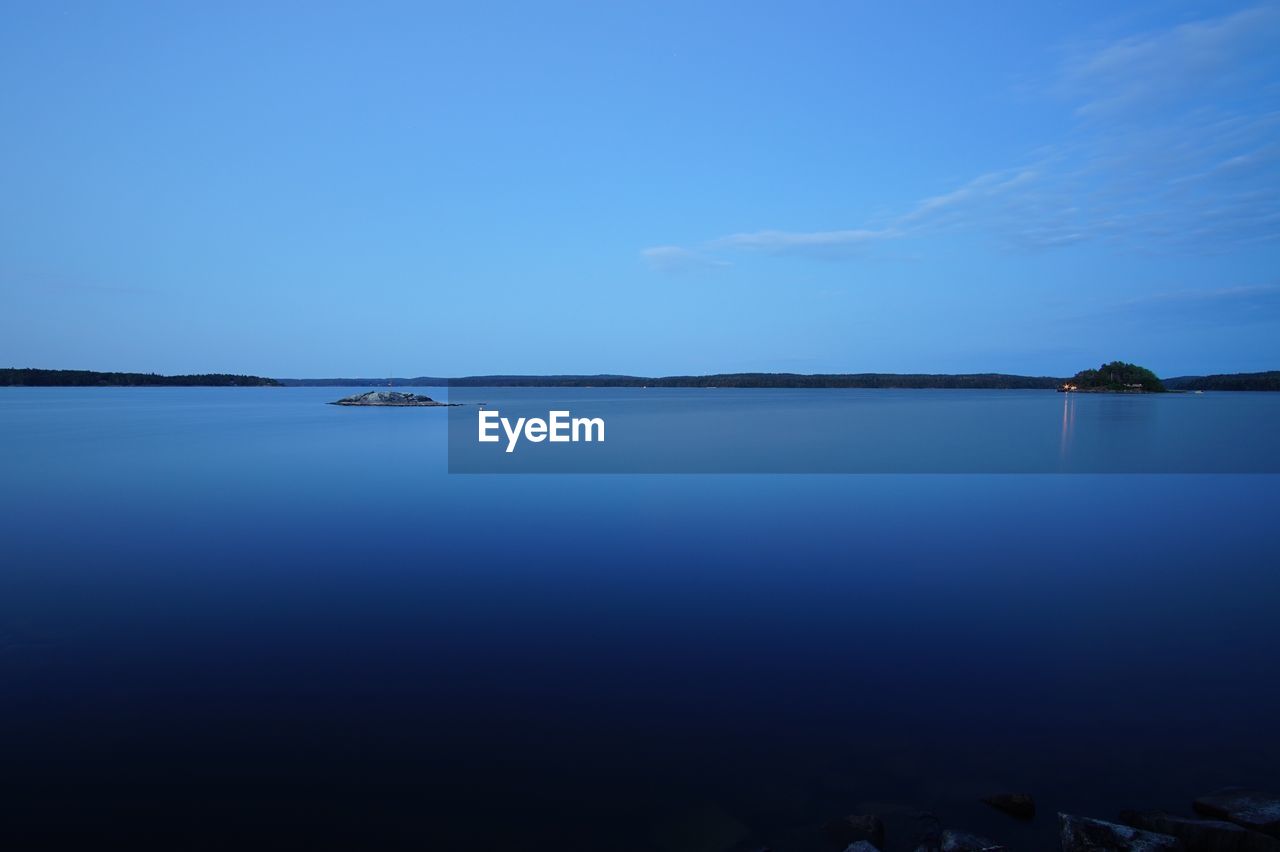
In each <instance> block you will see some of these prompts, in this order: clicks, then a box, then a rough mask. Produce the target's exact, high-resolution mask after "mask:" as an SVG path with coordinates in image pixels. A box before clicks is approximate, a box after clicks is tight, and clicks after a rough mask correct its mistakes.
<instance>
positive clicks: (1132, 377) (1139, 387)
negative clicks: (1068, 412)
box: [1058, 361, 1166, 393]
mask: <svg viewBox="0 0 1280 852" xmlns="http://www.w3.org/2000/svg"><path fill="white" fill-rule="evenodd" d="M1058 390H1059V391H1061V392H1063V393H1165V392H1166V388H1165V386H1164V383H1163V382H1161V381H1160V377H1159V376H1157V375H1156V374H1155V373H1153V372H1151V371H1150V370H1148V369H1147V368H1146V367H1139V366H1138V365H1137V364H1130V363H1127V362H1125V361H1112V362H1111V363H1110V364H1103V365H1102V366H1101V367H1099V368H1098V369H1096V370H1081V371H1080V372H1078V373H1076V374H1075V375H1074V376H1072V377H1071V378H1070V379H1067V380H1066V381H1065V382H1063V384H1062V386H1061V387H1059V388H1058Z"/></svg>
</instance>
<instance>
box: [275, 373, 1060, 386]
mask: <svg viewBox="0 0 1280 852" xmlns="http://www.w3.org/2000/svg"><path fill="white" fill-rule="evenodd" d="M279 381H280V384H282V385H286V386H310V387H337V386H346V387H375V386H379V387H388V386H390V387H497V388H501V387H531V388H535V387H536V388H585V387H597V388H637V387H651V388H710V387H721V388H995V389H1027V388H1033V389H1046V388H1056V387H1058V386H1059V385H1060V384H1062V382H1063V380H1062V379H1059V378H1054V377H1051V376H1010V375H1005V374H1003V373H966V374H960V375H946V374H930V373H819V374H812V375H804V374H800V373H717V374H714V375H709V376H660V377H651V376H618V375H596V376H506V375H504V376H464V377H462V378H456V379H445V378H440V377H433V376H417V377H414V378H390V379H280V380H279Z"/></svg>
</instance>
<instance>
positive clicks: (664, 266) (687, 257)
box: [640, 246, 729, 272]
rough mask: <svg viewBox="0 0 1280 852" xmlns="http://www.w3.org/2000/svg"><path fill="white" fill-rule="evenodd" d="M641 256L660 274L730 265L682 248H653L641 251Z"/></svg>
mask: <svg viewBox="0 0 1280 852" xmlns="http://www.w3.org/2000/svg"><path fill="white" fill-rule="evenodd" d="M640 256H641V257H642V258H644V260H645V262H646V263H648V264H649V266H650V267H651V268H653V269H655V270H657V271H658V272H687V271H690V270H694V269H707V268H711V267H720V266H728V265H729V263H728V261H724V260H719V259H717V258H713V257H708V256H706V255H704V254H702V253H700V252H696V251H692V250H690V249H687V248H683V247H681V246H653V247H652V248H647V249H644V250H643V251H641V252H640Z"/></svg>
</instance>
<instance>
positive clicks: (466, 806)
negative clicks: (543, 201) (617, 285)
mask: <svg viewBox="0 0 1280 852" xmlns="http://www.w3.org/2000/svg"><path fill="white" fill-rule="evenodd" d="M358 390H361V389H343V388H332V387H318V388H317V387H291V388H272V387H263V388H4V389H0V446H2V447H3V453H2V455H0V543H2V544H0V566H2V567H0V766H3V770H4V771H3V772H0V814H2V815H3V817H2V818H0V848H4V849H14V850H39V849H97V848H128V849H133V850H144V849H157V850H197V849H198V850H206V849H207V850H230V849H257V848H264V849H266V848H270V849H348V850H378V849H431V850H446V852H451V850H461V851H462V852H466V851H467V850H495V852H496V851H497V850H516V849H519V850H541V849H547V850H601V851H602V852H610V850H617V852H728V850H735V852H744V851H745V850H757V849H772V850H776V851H777V852H787V850H795V852H818V850H827V849H831V848H834V847H833V846H832V844H833V843H835V842H836V841H834V840H833V839H832V838H831V836H830V833H829V830H828V826H829V823H830V822H831V821H832V820H838V819H839V818H841V817H843V816H845V815H848V814H854V813H880V814H883V815H885V819H886V823H887V824H888V825H889V832H888V834H887V836H886V838H885V843H884V845H885V848H886V849H887V850H894V849H914V848H915V844H916V843H917V842H918V838H917V837H915V836H914V835H913V834H912V832H913V831H914V830H915V829H912V828H911V827H910V825H911V824H913V822H914V823H916V824H924V823H925V822H929V823H930V824H935V825H937V826H942V827H946V828H954V829H958V830H964V831H969V832H973V833H977V834H981V835H984V836H986V837H989V838H992V839H994V840H996V841H998V842H1001V843H1004V844H1007V845H1008V846H1009V847H1010V848H1013V849H1053V848H1056V845H1055V844H1056V840H1055V839H1054V838H1055V832H1056V826H1057V817H1056V814H1057V813H1058V812H1066V813H1074V814H1080V815H1084V816H1093V817H1099V818H1103V819H1114V818H1116V816H1117V814H1118V813H1119V812H1120V811H1121V810H1124V809H1148V808H1158V809H1165V810H1170V811H1175V812H1184V811H1187V810H1188V808H1189V805H1190V802H1191V800H1192V799H1193V798H1194V797H1196V796H1199V795H1202V794H1204V793H1206V792H1209V791H1211V790H1214V789H1217V788H1219V787H1223V786H1227V785H1244V786H1253V787H1260V788H1264V789H1267V788H1269V789H1271V790H1277V789H1280V556H1278V554H1280V544H1278V541H1280V540H1278V539H1277V529H1278V527H1277V523H1278V520H1280V511H1278V510H1280V477H1277V476H1276V475H1275V472H1276V471H1277V470H1278V469H1280V464H1278V459H1280V394H1247V393H1207V394H1203V395H1190V394H1185V395H1183V394H1178V395H1174V394H1166V395H1134V396H1123V395H1091V396H1089V397H1084V396H1078V397H1077V396H1074V395H1066V394H1056V393H1054V392H1052V391H963V390H955V391H908V390H896V391H890V390H860V391H842V390H807V391H789V390H784V389H776V390H770V389H711V388H707V389H639V388H637V389H608V388H600V389H583V388H577V389H562V390H552V389H521V390H520V391H519V393H518V394H516V395H517V396H518V397H519V405H520V406H523V407H524V408H526V409H528V410H530V411H533V410H553V409H562V408H569V409H572V410H573V411H574V413H575V414H578V413H579V412H581V413H582V414H584V415H587V414H592V413H593V412H594V413H601V412H602V413H603V414H602V416H603V417H604V419H605V421H606V423H607V424H608V425H607V429H608V430H609V431H608V432H607V433H606V434H607V435H608V436H609V438H608V440H606V441H605V445H606V446H607V447H625V446H627V445H626V443H625V442H626V440H628V438H627V436H628V435H631V436H637V435H641V436H644V441H642V444H643V445H644V446H645V447H647V448H648V449H647V450H646V452H649V453H651V455H650V456H648V457H642V459H641V461H638V462H634V463H633V461H634V460H632V461H628V454H627V453H625V452H622V451H620V450H616V449H615V450H613V451H612V454H611V455H601V456H598V457H597V458H599V459H602V460H603V462H602V463H601V464H599V465H597V466H595V467H593V466H592V465H591V464H585V465H578V466H577V467H573V466H570V468H569V469H571V472H565V470H566V468H565V467H564V465H560V464H551V465H549V466H544V468H542V469H538V470H532V471H531V470H529V469H527V468H522V469H519V470H518V472H519V473H520V475H504V472H503V468H502V467H501V463H502V460H500V459H498V458H497V456H493V457H487V460H486V462H485V464H486V465H488V467H486V468H484V472H473V469H474V468H473V467H471V466H469V465H468V464H467V463H465V462H466V460H465V459H460V458H457V457H455V456H454V455H453V450H452V448H451V440H450V435H451V431H452V432H453V434H454V436H455V441H456V440H457V438H456V436H457V435H460V434H462V433H461V432H458V431H457V429H458V428H459V427H457V426H456V424H455V427H453V428H452V429H451V426H450V419H451V418H464V419H463V420H459V421H457V422H459V423H467V422H473V421H472V420H471V418H474V417H475V411H476V410H478V409H479V404H480V403H481V402H484V403H487V404H488V405H489V406H490V407H493V406H494V405H496V403H495V401H494V400H495V399H498V400H501V399H503V397H502V393H503V392H502V391H499V390H493V391H488V392H486V391H485V390H484V389H470V388H468V389H465V393H463V391H464V389H458V388H454V389H452V391H453V393H454V395H455V400H463V399H465V401H466V402H467V405H469V406H472V407H471V408H468V407H466V406H461V407H455V408H447V409H446V408H360V407H339V406H333V405H328V404H326V403H328V402H331V401H333V400H336V399H338V398H339V397H341V396H345V395H347V394H348V393H354V392H357V391H358ZM398 390H412V391H414V392H418V393H424V394H428V395H430V396H433V397H435V398H437V399H441V400H448V399H449V398H450V389H445V388H417V389H398ZM506 393H508V394H510V393H512V392H510V391H507V392H506ZM486 397H493V398H492V399H490V398H486ZM512 404H514V403H512ZM668 411H671V412H677V413H678V414H679V416H675V417H670V418H668V417H665V416H664V413H665V412H668ZM700 423H716V424H718V425H717V430H718V431H717V433H716V435H717V437H716V438H715V440H711V439H710V438H709V437H708V436H707V435H705V434H704V435H703V436H702V441H703V442H702V443H701V444H699V445H698V446H699V449H698V451H697V452H690V451H688V445H687V444H685V443H681V442H682V441H686V440H687V439H688V437H689V431H690V424H694V426H695V428H694V431H695V432H696V431H697V428H696V426H697V424H700ZM759 423H768V424H772V425H770V426H769V428H768V429H767V430H766V431H764V432H755V433H753V432H751V430H752V429H755V428H756V427H755V426H749V425H741V424H759ZM1011 423H1012V424H1015V425H1014V426H1012V427H1011V425H1010V424H1011ZM734 424H740V425H734ZM786 424H791V426H792V427H794V428H792V429H789V428H788V427H787V425H786ZM814 424H821V425H818V426H815V425H814ZM937 424H946V429H945V430H942V429H940V428H938V425H937ZM864 427H865V428H864ZM468 428H471V429H474V426H471V427H468ZM735 429H740V430H741V433H742V434H748V435H754V436H755V437H754V438H753V439H752V440H749V441H740V440H735V435H736V434H738V433H736V432H735ZM663 430H671V432H670V434H665V435H664V434H663ZM761 434H767V435H770V436H773V437H772V443H770V444H768V445H767V446H766V445H764V444H762V443H761V442H760V441H759V440H758V439H759V436H760V435H761ZM944 434H945V435H946V440H945V441H943V442H942V443H939V442H940V441H942V438H941V437H940V436H942V435H944ZM614 435H616V436H618V437H617V438H616V439H615V438H614V437H613V436H614ZM797 436H801V437H797ZM611 440H612V441H614V443H613V444H610V443H609V441H611ZM646 442H647V443H646ZM912 442H914V446H915V450H918V452H916V451H915V450H913V444H912ZM575 446H576V445H571V444H565V445H561V446H560V449H561V450H563V451H565V452H568V453H572V452H574V451H575ZM637 446H639V445H637ZM762 446H765V449H761V447H762ZM768 447H772V449H768ZM655 448H656V449H655ZM681 448H683V449H681ZM521 452H523V448H521V449H520V450H517V452H516V453H512V454H510V455H511V456H519V454H520V453H521ZM531 457H532V456H525V458H531ZM563 458H569V456H563ZM574 458H577V457H576V456H575V457H574ZM886 459H887V460H888V461H886ZM948 459H951V460H957V459H958V460H961V461H959V462H956V463H954V464H952V463H949V462H948V461H947V460H948ZM1011 459H1012V461H1011ZM922 460H923V461H922ZM828 462H830V463H829V464H828ZM495 465H497V466H496V467H495ZM512 472H517V470H516V469H515V468H513V469H512ZM1001 792H1028V793H1031V794H1033V795H1034V797H1035V799H1036V802H1037V805H1038V812H1037V815H1036V817H1035V818H1034V819H1033V820H1030V821H1019V820H1015V819H1012V818H1011V817H1009V816H1007V815H1006V814H1003V813H1001V812H999V811H997V810H995V809H993V808H991V807H989V806H987V805H985V804H983V803H982V798H983V797H985V796H988V795H990V794H994V793H1001ZM923 814H928V815H930V816H928V817H927V818H925V817H923V816H922V815H923ZM903 826H906V827H903ZM839 848H841V849H842V848H843V846H840V847H839Z"/></svg>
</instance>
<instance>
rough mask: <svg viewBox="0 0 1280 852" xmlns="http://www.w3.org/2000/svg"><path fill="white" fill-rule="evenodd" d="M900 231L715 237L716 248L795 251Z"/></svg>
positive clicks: (842, 246) (857, 241) (862, 242)
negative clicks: (716, 238)
mask: <svg viewBox="0 0 1280 852" xmlns="http://www.w3.org/2000/svg"><path fill="white" fill-rule="evenodd" d="M896 236H897V234H896V233H895V232H894V230H893V229H891V228H883V229H880V230H873V229H868V228H858V229H854V230H847V231H808V232H805V231H755V232H753V233H749V234H730V235H729V236H727V237H721V238H720V239H718V240H713V241H712V243H711V246H712V247H713V248H731V249H753V250H758V251H769V252H786V251H793V250H803V251H811V250H823V249H848V248H856V247H858V246H863V245H867V244H868V243H874V242H879V241H881V240H888V239H893V238H894V237H896Z"/></svg>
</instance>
